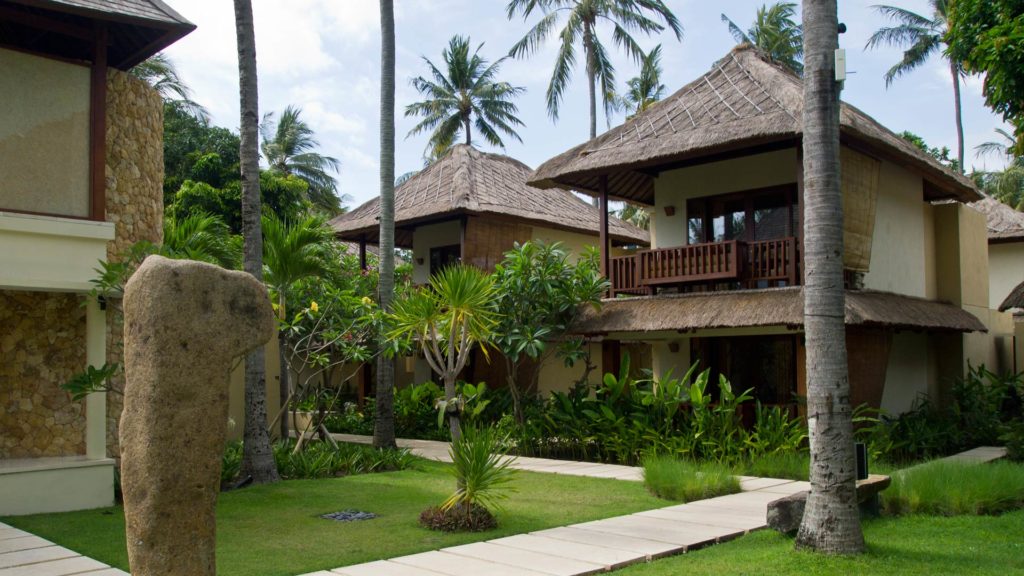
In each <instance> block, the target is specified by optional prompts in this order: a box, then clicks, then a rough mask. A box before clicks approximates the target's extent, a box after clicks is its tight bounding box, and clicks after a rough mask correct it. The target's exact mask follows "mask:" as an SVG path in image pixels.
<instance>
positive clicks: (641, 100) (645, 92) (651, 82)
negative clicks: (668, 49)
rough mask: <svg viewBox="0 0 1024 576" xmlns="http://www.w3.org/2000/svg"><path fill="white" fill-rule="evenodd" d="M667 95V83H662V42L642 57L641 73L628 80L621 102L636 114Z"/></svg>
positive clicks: (632, 114)
mask: <svg viewBox="0 0 1024 576" xmlns="http://www.w3.org/2000/svg"><path fill="white" fill-rule="evenodd" d="M664 96H665V85H664V84H662V83H661V44H658V45H657V46H655V47H654V49H653V50H651V51H650V52H648V53H647V54H645V55H644V56H643V58H641V59H640V75H639V76H634V77H633V78H630V79H629V80H628V81H626V93H625V94H623V95H622V96H621V97H620V101H621V102H620V103H621V104H622V106H623V107H624V108H625V109H626V110H627V111H631V112H632V113H631V114H630V116H635V115H636V114H639V113H641V112H643V111H644V110H646V109H647V107H648V106H650V105H651V104H654V103H655V102H657V101H658V100H661V99H662V98H663V97H664Z"/></svg>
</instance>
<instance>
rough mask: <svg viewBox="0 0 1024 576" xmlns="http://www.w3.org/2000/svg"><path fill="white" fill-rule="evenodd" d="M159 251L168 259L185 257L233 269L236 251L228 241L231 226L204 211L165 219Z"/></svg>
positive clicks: (235, 261) (229, 240)
mask: <svg viewBox="0 0 1024 576" xmlns="http://www.w3.org/2000/svg"><path fill="white" fill-rule="evenodd" d="M160 253H161V254H163V255H164V256H166V257H168V258H187V259H189V260H198V261H200V262H209V263H210V264H217V265H218V266H223V267H224V268H234V267H235V266H236V265H237V264H238V260H239V259H238V251H237V250H236V246H235V244H234V243H233V242H232V241H231V228H230V227H228V225H227V224H225V223H224V221H223V220H221V219H220V217H219V216H213V215H211V214H206V213H203V212H198V213H194V214H189V215H188V216H185V217H184V218H182V219H180V220H179V219H176V218H174V217H171V216H168V217H166V218H164V243H163V245H162V246H161V247H160Z"/></svg>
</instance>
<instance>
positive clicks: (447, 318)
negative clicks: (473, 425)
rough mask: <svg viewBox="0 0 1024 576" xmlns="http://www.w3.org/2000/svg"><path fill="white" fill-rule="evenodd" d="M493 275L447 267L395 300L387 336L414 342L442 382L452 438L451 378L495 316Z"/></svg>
mask: <svg viewBox="0 0 1024 576" xmlns="http://www.w3.org/2000/svg"><path fill="white" fill-rule="evenodd" d="M495 290H496V286H495V283H494V277H493V276H492V275H490V274H487V273H485V272H483V271H481V270H480V269H479V268H475V267H473V266H466V265H462V264H456V265H454V266H448V267H447V268H444V269H443V270H441V271H440V272H438V273H436V274H434V275H433V276H431V278H430V285H429V286H428V287H425V288H420V289H419V290H415V291H413V292H411V293H410V294H409V295H408V296H406V297H405V298H403V299H401V300H399V301H397V302H395V305H394V310H393V311H392V321H393V322H394V330H393V331H392V332H391V334H389V337H391V338H396V339H398V338H404V339H411V340H412V341H414V342H415V343H416V344H418V345H419V346H420V347H421V349H422V351H423V355H424V357H425V358H426V359H427V363H428V364H430V368H431V369H432V370H433V371H434V372H437V373H438V374H440V375H441V380H442V381H443V382H444V394H445V402H446V404H445V412H446V413H447V414H448V426H449V428H450V430H451V434H452V441H453V442H457V441H458V440H459V438H461V436H462V434H461V432H462V428H461V425H460V413H459V410H460V408H459V402H458V401H457V400H456V398H455V382H456V379H457V378H458V376H459V372H462V369H463V368H465V367H466V362H468V361H469V356H470V352H472V350H473V347H474V346H476V345H480V346H481V347H483V349H484V351H485V352H486V350H487V348H486V346H487V344H488V343H490V341H491V339H492V338H493V336H494V330H495V326H496V325H497V321H498V311H497V309H496V306H495V304H496V302H497V297H496V294H495Z"/></svg>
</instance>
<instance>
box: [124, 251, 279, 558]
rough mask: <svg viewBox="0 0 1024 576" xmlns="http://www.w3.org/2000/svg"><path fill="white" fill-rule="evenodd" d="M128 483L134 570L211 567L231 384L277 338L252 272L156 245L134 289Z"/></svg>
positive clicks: (127, 348) (127, 318)
mask: <svg viewBox="0 0 1024 576" xmlns="http://www.w3.org/2000/svg"><path fill="white" fill-rule="evenodd" d="M124 332H125V345H124V361H125V391H124V413H123V415H122V416H121V436H120V439H121V490H122V492H123V494H124V515H125V530H126V536H127V540H128V561H129V563H130V565H131V573H132V574H133V575H134V576H172V575H173V576H213V575H214V574H215V573H216V565H215V561H214V560H215V556H214V543H215V530H216V518H215V516H214V513H215V506H216V504H217V493H218V492H219V490H220V469H221V458H222V456H223V454H224V444H225V439H226V434H227V423H228V384H229V380H230V372H231V368H232V366H233V364H234V362H235V359H236V358H238V357H239V356H242V355H244V354H245V353H247V352H249V351H250V350H253V349H254V348H256V347H257V346H261V345H263V344H264V343H265V342H267V341H268V340H269V339H270V338H271V337H272V336H273V333H274V315H273V311H272V309H271V306H270V299H269V298H268V297H267V290H266V288H265V287H264V286H263V285H262V284H260V283H259V282H258V281H256V279H254V278H253V277H252V276H250V275H248V274H246V273H244V272H233V271H228V270H224V269H223V268H219V267H217V266H213V265H210V264H204V263H201V262H194V261H190V260H168V259H167V258H162V257H160V256H150V257H148V258H146V260H145V261H144V262H143V263H142V266H140V267H139V269H138V271H136V272H135V274H134V275H133V276H132V277H131V279H130V280H129V281H128V284H127V285H126V286H125V291H124Z"/></svg>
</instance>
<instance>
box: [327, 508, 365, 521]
mask: <svg viewBox="0 0 1024 576" xmlns="http://www.w3.org/2000/svg"><path fill="white" fill-rule="evenodd" d="M320 517H321V518H323V519H324V520H334V521H335V522H357V521H359V520H370V519H372V518H376V517H377V515H376V514H374V513H373V512H363V511H362V510H342V511H341V512H331V513H330V514H321V515H320Z"/></svg>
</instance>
